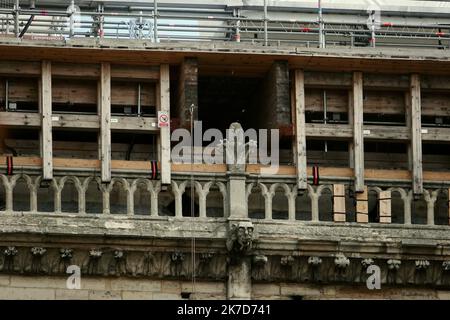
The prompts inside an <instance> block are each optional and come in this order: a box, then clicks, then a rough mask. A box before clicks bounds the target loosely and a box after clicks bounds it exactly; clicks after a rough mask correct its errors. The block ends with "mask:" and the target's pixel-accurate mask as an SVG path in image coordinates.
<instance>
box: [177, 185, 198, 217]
mask: <svg viewBox="0 0 450 320" xmlns="http://www.w3.org/2000/svg"><path fill="white" fill-rule="evenodd" d="M198 201H199V199H198V195H197V190H195V188H191V187H190V186H187V187H186V189H185V191H184V193H183V195H182V197H181V207H182V209H183V217H198V216H199V205H198Z"/></svg>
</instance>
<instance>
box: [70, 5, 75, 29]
mask: <svg viewBox="0 0 450 320" xmlns="http://www.w3.org/2000/svg"><path fill="white" fill-rule="evenodd" d="M74 12H75V0H71V1H70V18H69V19H70V20H69V37H70V38H73V35H74V25H75V20H74V16H73V14H74Z"/></svg>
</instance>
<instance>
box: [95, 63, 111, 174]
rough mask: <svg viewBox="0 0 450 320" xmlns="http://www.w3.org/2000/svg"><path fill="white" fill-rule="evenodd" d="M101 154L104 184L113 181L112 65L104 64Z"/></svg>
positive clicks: (102, 74)
mask: <svg viewBox="0 0 450 320" xmlns="http://www.w3.org/2000/svg"><path fill="white" fill-rule="evenodd" d="M98 87H99V101H98V112H99V115H100V137H99V151H100V152H99V153H100V161H101V173H102V174H101V175H102V181H103V182H110V181H111V65H110V64H109V63H102V65H101V72H100V81H99V86H98Z"/></svg>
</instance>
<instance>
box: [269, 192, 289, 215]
mask: <svg viewBox="0 0 450 320" xmlns="http://www.w3.org/2000/svg"><path fill="white" fill-rule="evenodd" d="M272 218H273V219H281V220H287V219H288V218H289V204H288V198H287V197H286V194H285V190H284V189H283V188H281V187H278V188H277V189H276V190H275V194H274V196H273V198H272Z"/></svg>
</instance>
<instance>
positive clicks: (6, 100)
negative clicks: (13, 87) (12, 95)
mask: <svg viewBox="0 0 450 320" xmlns="http://www.w3.org/2000/svg"><path fill="white" fill-rule="evenodd" d="M5 104H6V106H5V107H6V108H5V109H6V111H8V109H9V81H8V79H6V80H5Z"/></svg>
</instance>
